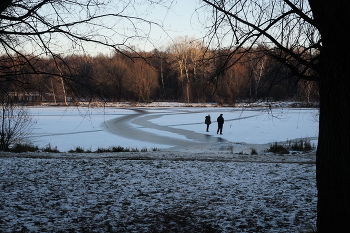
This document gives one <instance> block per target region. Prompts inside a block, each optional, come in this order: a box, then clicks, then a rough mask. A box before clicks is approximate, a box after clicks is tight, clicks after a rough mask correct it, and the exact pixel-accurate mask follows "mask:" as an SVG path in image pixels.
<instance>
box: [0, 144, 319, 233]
mask: <svg viewBox="0 0 350 233" xmlns="http://www.w3.org/2000/svg"><path fill="white" fill-rule="evenodd" d="M8 156H9V155H8V154H7V156H5V157H1V158H0V160H1V163H0V164H1V166H0V189H1V192H0V205H1V208H0V229H1V231H2V232H16V231H17V232H19V231H21V230H22V231H24V232H25V231H27V232H169V231H171V230H173V232H190V231H192V232H305V231H306V230H310V228H312V227H313V226H314V225H315V221H316V200H317V199H316V187H315V164H314V163H313V162H314V161H315V155H314V153H309V154H295V155H286V156H280V155H272V154H269V153H268V154H263V155H244V154H232V153H231V151H229V150H224V149H223V148H221V149H220V150H216V151H214V150H212V151H202V153H199V152H198V153H192V152H190V151H189V152H187V153H185V152H183V151H174V150H171V151H158V152H139V153H108V154H80V155H75V154H65V153H64V154H62V153H61V154H51V155H49V154H46V153H40V154H33V153H29V154H19V155H17V156H16V155H12V157H8Z"/></svg>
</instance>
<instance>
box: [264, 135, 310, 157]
mask: <svg viewBox="0 0 350 233" xmlns="http://www.w3.org/2000/svg"><path fill="white" fill-rule="evenodd" d="M314 148H315V146H313V145H311V142H310V140H309V139H306V138H304V139H300V140H297V141H292V140H288V141H287V142H286V143H285V144H278V143H277V142H275V143H274V144H271V145H270V148H269V149H268V150H267V151H268V152H272V153H276V154H289V150H292V151H303V152H307V151H311V150H313V149H314Z"/></svg>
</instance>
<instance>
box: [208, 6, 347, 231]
mask: <svg viewBox="0 0 350 233" xmlns="http://www.w3.org/2000/svg"><path fill="white" fill-rule="evenodd" d="M202 3H203V5H204V6H206V7H208V8H209V9H210V11H211V12H212V13H213V14H212V15H211V16H210V19H211V23H212V25H211V31H210V32H211V37H210V40H211V41H213V40H214V39H217V40H216V42H217V44H221V45H223V46H226V47H227V46H233V48H236V49H235V51H238V48H240V47H245V48H248V49H247V51H248V50H250V49H252V48H254V46H256V45H257V44H264V45H265V46H266V47H267V48H269V49H268V50H266V51H265V53H266V55H268V56H271V57H273V58H274V59H276V60H277V61H279V62H280V63H281V64H283V65H284V66H285V67H287V68H288V69H289V71H290V74H291V75H293V76H297V77H299V79H305V80H309V81H317V82H318V84H319V87H320V120H319V139H318V147H317V153H316V156H317V166H316V167H317V168H316V171H317V189H318V208H317V232H348V231H349V229H350V169H349V167H350V156H349V155H348V154H349V151H350V143H349V141H350V111H348V110H347V109H348V108H349V107H350V92H349V90H350V79H349V77H348V75H349V73H350V66H349V60H350V58H349V57H350V56H349V52H350V51H349V46H347V44H348V41H347V40H348V37H347V31H348V29H349V26H350V24H349V22H350V14H349V10H350V2H349V1H346V0H339V1H330V0H308V1H307V0H280V1H274V0H254V1H253V0H248V1H243V0H228V1H221V0H202ZM207 21H209V20H207ZM227 42H231V44H230V43H227ZM306 54H307V56H305V55H306ZM231 57H232V56H231ZM229 58H230V57H229Z"/></svg>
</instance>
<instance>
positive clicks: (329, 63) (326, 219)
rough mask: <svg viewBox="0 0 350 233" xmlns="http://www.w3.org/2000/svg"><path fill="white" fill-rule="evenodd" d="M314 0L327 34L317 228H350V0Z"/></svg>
mask: <svg viewBox="0 0 350 233" xmlns="http://www.w3.org/2000/svg"><path fill="white" fill-rule="evenodd" d="M309 3H310V6H311V9H312V12H313V16H314V22H315V26H316V27H317V28H318V30H319V32H320V34H321V37H322V48H321V54H320V55H321V57H320V63H319V73H320V125H319V140H318V148H317V154H316V156H317V164H316V173H317V174H316V179H317V189H318V204H317V232H318V233H320V232H327V233H329V232H350V109H349V108H350V77H349V76H350V65H349V64H350V59H349V58H350V56H349V54H350V49H349V46H348V36H347V34H348V29H349V25H350V24H349V22H350V14H349V10H350V2H349V1H348V0H338V1H331V0H309Z"/></svg>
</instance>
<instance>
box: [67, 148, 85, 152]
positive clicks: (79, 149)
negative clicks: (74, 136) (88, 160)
mask: <svg viewBox="0 0 350 233" xmlns="http://www.w3.org/2000/svg"><path fill="white" fill-rule="evenodd" d="M68 152H69V153H85V150H84V148H82V147H80V146H77V147H76V148H75V149H74V150H69V151H68Z"/></svg>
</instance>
